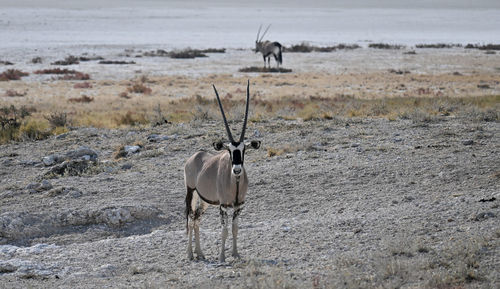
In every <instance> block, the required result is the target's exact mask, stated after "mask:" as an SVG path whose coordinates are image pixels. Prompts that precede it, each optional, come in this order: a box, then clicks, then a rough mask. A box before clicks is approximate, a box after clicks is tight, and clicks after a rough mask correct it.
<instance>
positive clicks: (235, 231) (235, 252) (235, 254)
mask: <svg viewBox="0 0 500 289" xmlns="http://www.w3.org/2000/svg"><path fill="white" fill-rule="evenodd" d="M242 209H243V208H242V207H239V206H238V207H236V208H234V212H233V223H232V231H233V253H232V255H233V257H234V258H241V256H240V254H238V247H237V242H238V217H239V215H240V213H241V210H242Z"/></svg>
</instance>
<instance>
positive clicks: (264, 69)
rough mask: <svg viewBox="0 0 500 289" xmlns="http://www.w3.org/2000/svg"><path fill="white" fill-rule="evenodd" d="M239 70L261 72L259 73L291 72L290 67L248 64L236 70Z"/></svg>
mask: <svg viewBox="0 0 500 289" xmlns="http://www.w3.org/2000/svg"><path fill="white" fill-rule="evenodd" d="M238 71H239V72H261V73H269V72H278V73H289V72H292V70H291V69H288V68H282V67H280V68H275V67H271V68H268V67H262V66H249V67H243V68H240V69H239V70H238Z"/></svg>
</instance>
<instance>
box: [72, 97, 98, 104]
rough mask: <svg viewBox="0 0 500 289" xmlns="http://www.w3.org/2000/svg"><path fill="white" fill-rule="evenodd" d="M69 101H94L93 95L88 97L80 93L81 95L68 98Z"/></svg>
mask: <svg viewBox="0 0 500 289" xmlns="http://www.w3.org/2000/svg"><path fill="white" fill-rule="evenodd" d="M68 101H69V102H76V103H88V102H92V101H94V98H93V97H89V96H86V95H82V96H81V97H75V98H70V99H68Z"/></svg>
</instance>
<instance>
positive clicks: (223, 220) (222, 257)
mask: <svg viewBox="0 0 500 289" xmlns="http://www.w3.org/2000/svg"><path fill="white" fill-rule="evenodd" d="M227 219H228V218H227V209H226V208H224V207H222V206H220V221H221V224H222V236H221V239H222V240H221V250H220V255H219V262H220V263H224V262H225V261H226V254H225V250H226V239H227V235H228V233H227V221H228V220H227Z"/></svg>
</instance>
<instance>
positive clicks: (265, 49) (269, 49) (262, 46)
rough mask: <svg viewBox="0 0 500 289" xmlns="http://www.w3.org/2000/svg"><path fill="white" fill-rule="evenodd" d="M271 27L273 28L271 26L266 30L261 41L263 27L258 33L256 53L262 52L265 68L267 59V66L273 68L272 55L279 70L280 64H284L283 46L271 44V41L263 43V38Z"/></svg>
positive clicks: (277, 43)
mask: <svg viewBox="0 0 500 289" xmlns="http://www.w3.org/2000/svg"><path fill="white" fill-rule="evenodd" d="M269 27H271V24H269V26H267V28H266V30H265V31H264V33H263V34H262V37H261V38H260V39H259V34H260V30H261V29H262V25H260V27H259V31H258V32H257V40H255V53H257V52H260V53H262V57H263V58H264V68H265V67H266V58H267V64H268V65H269V68H271V54H272V55H273V56H274V59H275V60H276V65H277V66H278V69H279V68H280V64H282V63H283V57H282V56H281V44H280V43H279V42H271V41H268V40H266V41H264V42H262V38H264V36H265V35H266V33H267V30H269Z"/></svg>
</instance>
